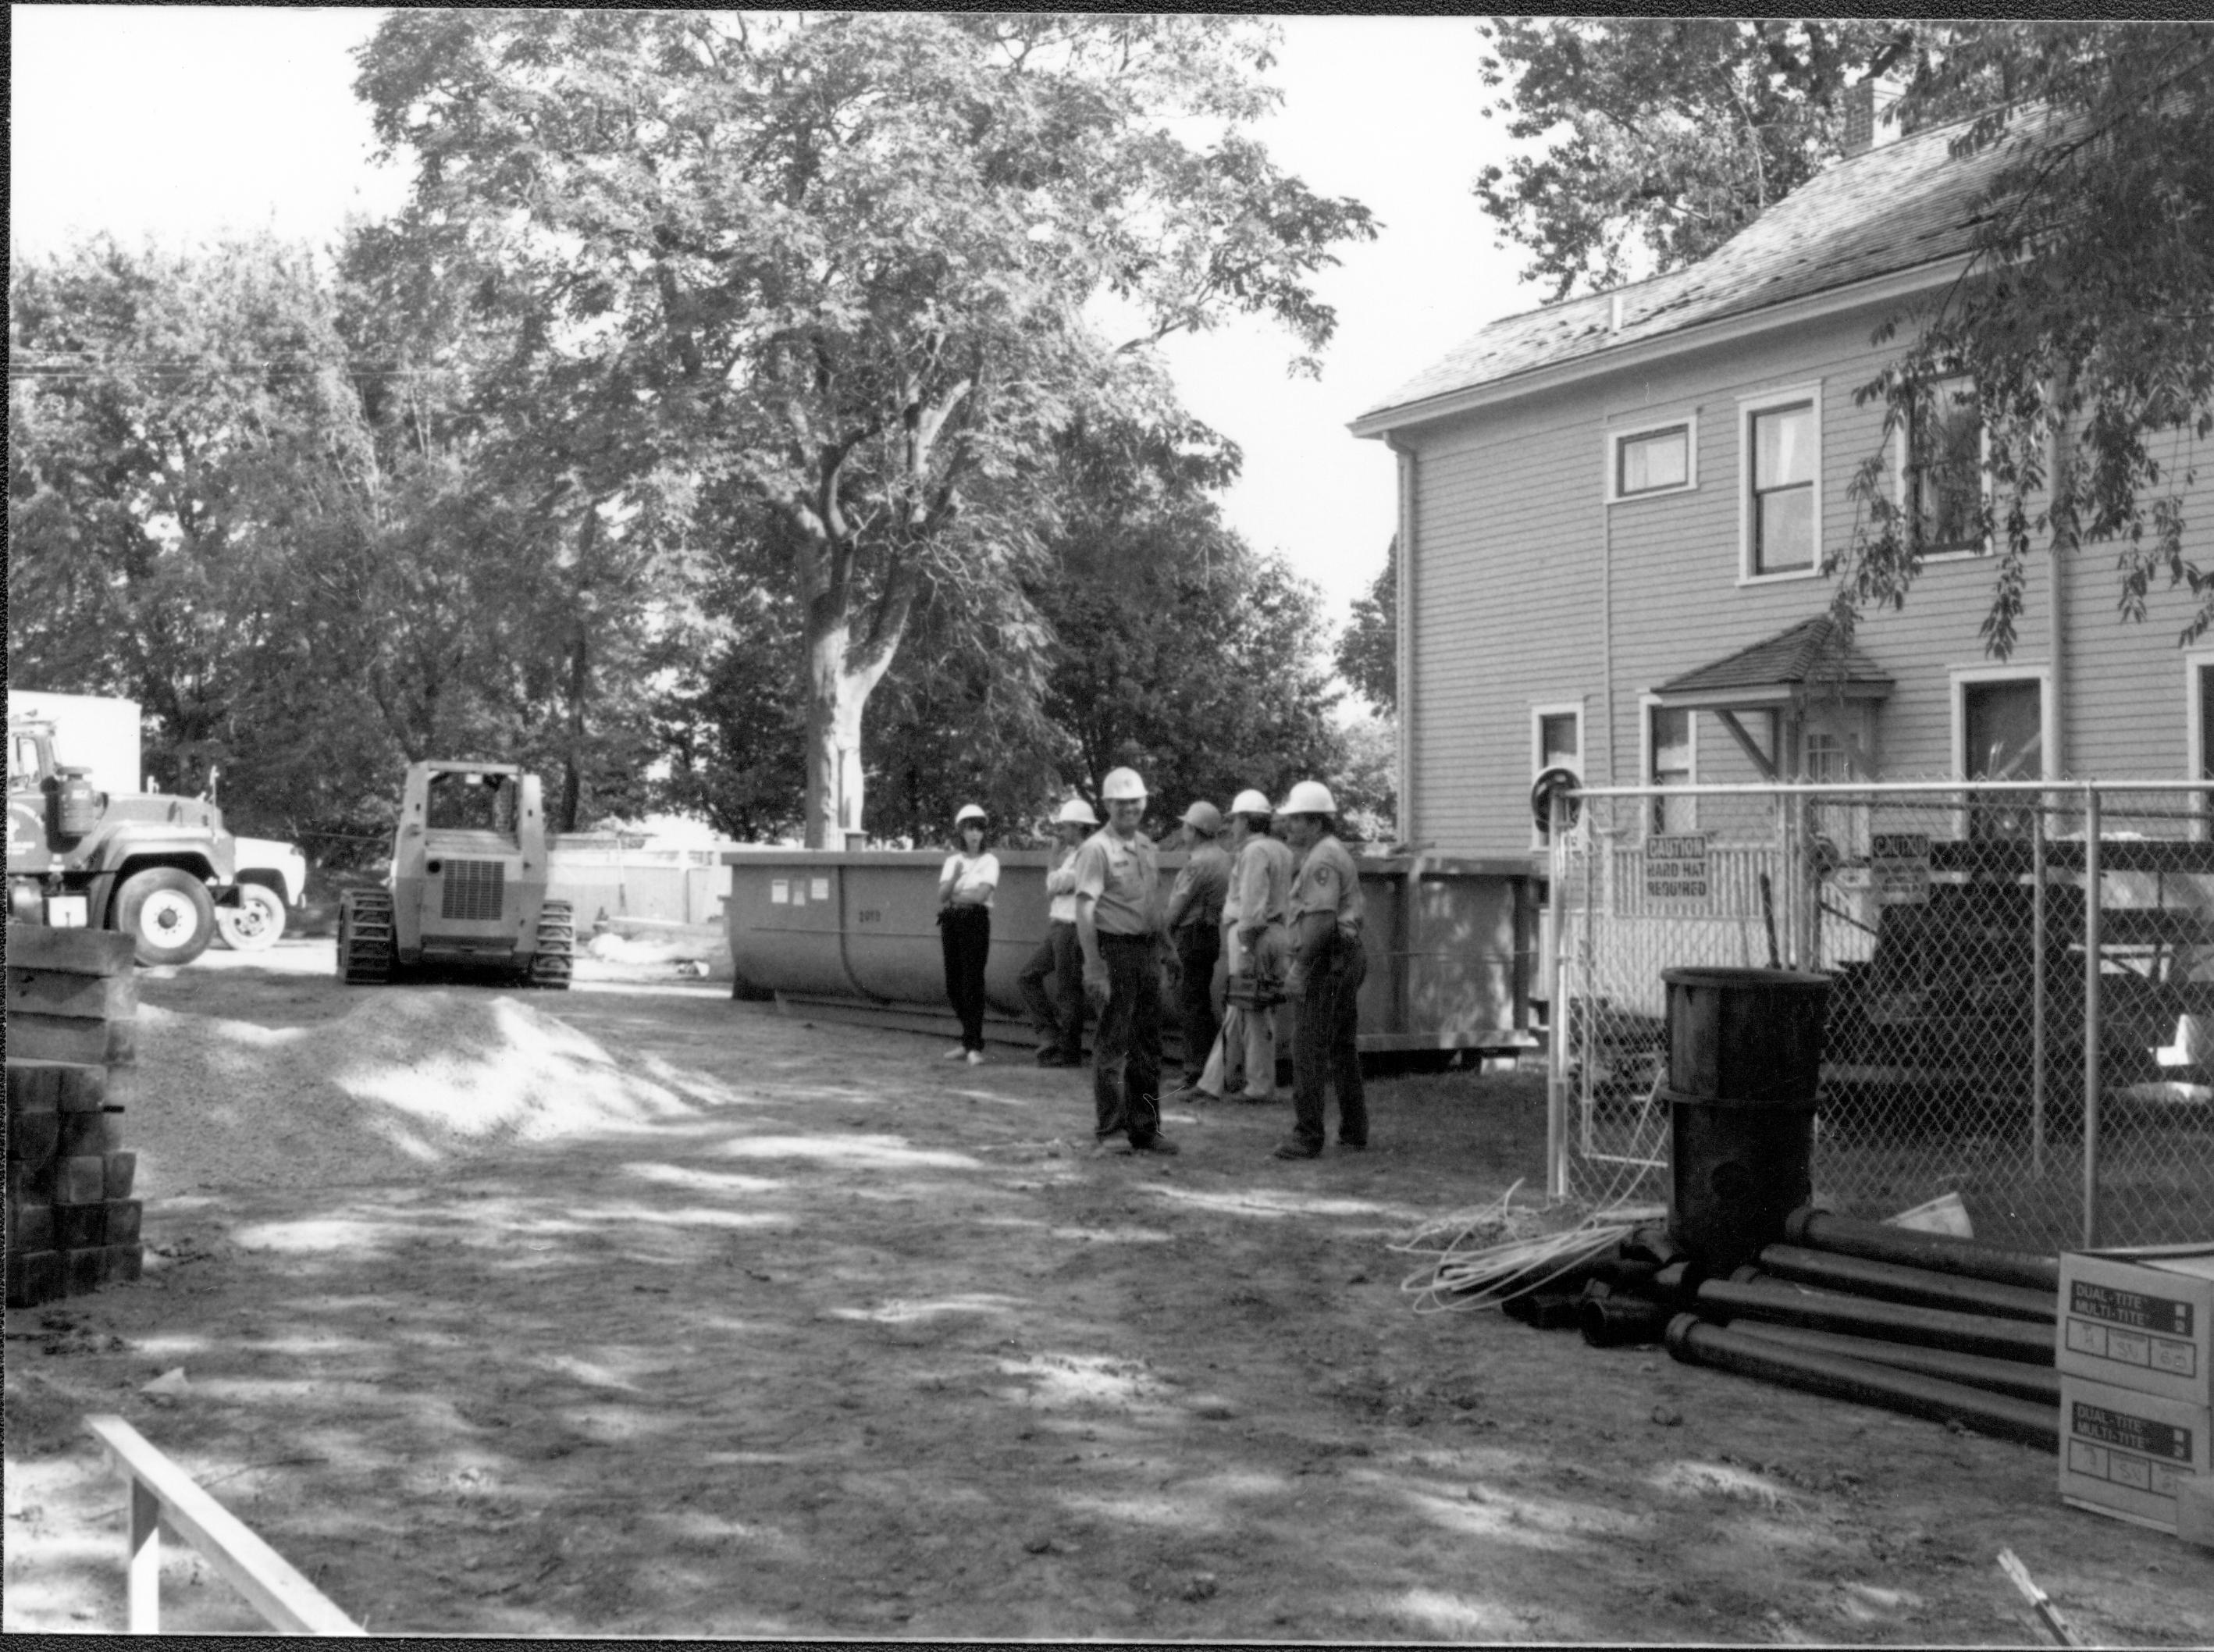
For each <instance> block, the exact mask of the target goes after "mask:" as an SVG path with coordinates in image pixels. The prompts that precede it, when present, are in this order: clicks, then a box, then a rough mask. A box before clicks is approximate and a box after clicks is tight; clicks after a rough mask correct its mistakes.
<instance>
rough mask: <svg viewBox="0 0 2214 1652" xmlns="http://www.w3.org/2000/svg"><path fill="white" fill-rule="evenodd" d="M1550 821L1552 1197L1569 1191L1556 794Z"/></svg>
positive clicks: (1561, 852)
mask: <svg viewBox="0 0 2214 1652" xmlns="http://www.w3.org/2000/svg"><path fill="white" fill-rule="evenodd" d="M1547 806H1548V807H1549V808H1550V810H1551V811H1552V812H1551V817H1550V820H1549V821H1548V822H1547V831H1548V834H1549V835H1550V838H1551V841H1552V857H1551V858H1552V867H1551V870H1552V887H1551V888H1550V890H1548V892H1547V900H1548V903H1549V904H1550V906H1551V907H1552V909H1553V913H1552V919H1553V922H1552V928H1553V1036H1552V1037H1550V1038H1549V1039H1547V1040H1546V1045H1547V1048H1546V1051H1545V1186H1546V1190H1547V1191H1548V1192H1550V1194H1551V1195H1552V1196H1553V1197H1555V1198H1557V1199H1558V1198H1563V1197H1565V1196H1567V1194H1568V1191H1569V1053H1568V1042H1569V959H1568V949H1567V948H1566V947H1564V946H1563V945H1562V944H1561V943H1562V942H1563V939H1566V937H1564V936H1563V934H1562V933H1561V932H1562V929H1563V923H1562V920H1563V918H1565V917H1566V916H1567V915H1568V914H1567V911H1566V910H1565V908H1566V905H1567V896H1568V879H1567V878H1565V877H1564V876H1563V873H1564V872H1567V870H1568V860H1569V853H1568V840H1567V831H1568V826H1567V820H1568V812H1569V811H1568V802H1567V799H1565V798H1563V797H1562V796H1561V795H1560V793H1559V792H1555V793H1554V794H1553V796H1552V798H1551V800H1550V803H1549V804H1548V805H1547Z"/></svg>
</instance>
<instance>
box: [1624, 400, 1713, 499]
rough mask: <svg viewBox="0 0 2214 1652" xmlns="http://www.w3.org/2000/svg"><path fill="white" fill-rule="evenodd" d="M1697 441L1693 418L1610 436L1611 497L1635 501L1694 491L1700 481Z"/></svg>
mask: <svg viewBox="0 0 2214 1652" xmlns="http://www.w3.org/2000/svg"><path fill="white" fill-rule="evenodd" d="M1696 439H1697V432H1696V430H1695V428H1694V425H1693V421H1691V420H1689V419H1686V420H1685V421H1684V422H1683V423H1681V424H1675V425H1662V426H1661V427H1660V428H1658V429H1656V430H1642V431H1630V432H1628V433H1627V434H1624V435H1620V436H1615V437H1610V438H1609V443H1608V445H1609V447H1610V449H1611V450H1612V451H1611V455H1610V457H1609V459H1608V462H1607V470H1608V475H1607V495H1608V497H1609V498H1610V499H1642V498H1643V497H1644V496H1645V495H1647V494H1648V493H1682V492H1685V490H1687V489H1689V488H1691V486H1694V485H1695V482H1696V478H1695V477H1694V475H1693V474H1692V457H1691V456H1692V452H1693V449H1694V443H1695V441H1696Z"/></svg>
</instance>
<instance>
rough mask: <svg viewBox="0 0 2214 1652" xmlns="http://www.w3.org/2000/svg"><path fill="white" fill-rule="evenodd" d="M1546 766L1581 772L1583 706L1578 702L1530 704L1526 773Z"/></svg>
mask: <svg viewBox="0 0 2214 1652" xmlns="http://www.w3.org/2000/svg"><path fill="white" fill-rule="evenodd" d="M1549 768H1567V769H1573V770H1574V771H1575V773H1576V774H1578V775H1581V774H1582V773H1583V772H1584V708H1583V707H1582V706H1581V705H1578V704H1571V705H1563V706H1534V707H1532V708H1531V711H1530V777H1531V779H1532V780H1535V779H1536V778H1537V777H1538V775H1540V774H1544V772H1545V771H1546V770H1547V769H1549Z"/></svg>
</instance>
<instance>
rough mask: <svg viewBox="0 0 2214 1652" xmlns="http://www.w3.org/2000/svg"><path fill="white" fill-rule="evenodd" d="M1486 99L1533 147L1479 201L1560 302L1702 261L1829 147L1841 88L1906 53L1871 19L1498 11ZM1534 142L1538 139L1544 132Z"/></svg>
mask: <svg viewBox="0 0 2214 1652" xmlns="http://www.w3.org/2000/svg"><path fill="white" fill-rule="evenodd" d="M1479 29H1480V31H1481V33H1482V34H1483V37H1484V41H1485V45H1486V47H1487V50H1486V52H1485V55H1484V56H1483V59H1482V60H1481V63H1480V65H1479V67H1480V72H1481V74H1482V76H1483V83H1484V85H1485V87H1486V88H1487V89H1492V90H1495V91H1500V92H1501V93H1502V94H1503V95H1502V97H1501V101H1500V103H1499V104H1498V105H1497V106H1495V107H1494V108H1493V109H1492V110H1491V111H1490V112H1491V113H1497V114H1503V115H1504V116H1505V117H1506V121H1507V131H1508V135H1509V136H1511V137H1513V138H1519V139H1523V140H1526V141H1532V142H1533V144H1534V146H1533V147H1532V149H1531V150H1528V151H1527V152H1526V153H1523V154H1520V155H1518V156H1515V157H1514V158H1513V159H1512V160H1511V161H1509V162H1508V164H1507V165H1506V166H1504V167H1500V166H1489V167H1486V168H1484V169H1483V172H1482V173H1481V174H1479V175H1478V177H1477V185H1476V194H1477V199H1478V201H1480V202H1481V203H1482V205H1483V211H1484V212H1485V213H1486V214H1487V215H1488V216H1489V217H1491V218H1492V219H1493V220H1494V221H1495V223H1498V225H1499V226H1500V229H1501V233H1502V236H1504V237H1505V238H1506V239H1508V240H1511V241H1514V242H1517V243H1518V244H1520V245H1521V246H1523V247H1525V248H1528V249H1529V251H1530V254H1531V261H1530V263H1529V266H1527V267H1526V269H1525V270H1524V271H1523V276H1524V278H1526V279H1527V280H1532V281H1538V282H1543V283H1546V284H1548V285H1550V287H1551V289H1552V293H1551V296H1552V297H1554V298H1555V299H1560V298H1564V297H1568V296H1569V294H1570V293H1571V292H1573V291H1575V290H1576V288H1577V287H1578V285H1582V286H1583V287H1584V288H1585V289H1586V290H1587V291H1600V290H1603V289H1605V288H1607V287H1612V286H1619V285H1621V284H1622V283H1623V282H1624V281H1627V280H1630V279H1631V278H1633V276H1634V275H1636V273H1638V272H1641V270H1642V269H1643V268H1646V267H1649V268H1650V269H1652V270H1654V271H1662V270H1668V269H1673V268H1674V267H1675V266H1678V265H1681V264H1689V263H1692V262H1696V261H1697V260H1699V259H1701V258H1703V257H1705V256H1706V255H1707V254H1709V253H1710V252H1712V251H1713V250H1714V249H1715V248H1717V247H1719V246H1721V245H1722V242H1725V241H1728V239H1729V238H1730V237H1731V236H1734V235H1735V234H1736V233H1737V232H1738V231H1739V230H1740V229H1743V228H1744V227H1745V226H1746V224H1748V223H1752V220H1753V219H1754V218H1756V217H1758V216H1759V215H1760V213H1761V212H1762V211H1764V209H1766V208H1767V207H1769V206H1771V205H1773V204H1775V203H1776V202H1777V201H1779V200H1781V199H1783V197H1784V196H1785V195H1786V194H1788V193H1789V192H1790V191H1791V190H1792V189H1794V188H1795V187H1797V186H1798V185H1800V184H1801V183H1803V182H1804V181H1806V180H1807V178H1809V177H1811V176H1813V174H1814V172H1815V171H1816V170H1817V169H1818V168H1820V167H1821V166H1822V165H1823V164H1824V163H1825V162H1827V161H1829V160H1830V159H1832V157H1834V156H1836V155H1837V154H1838V146H1839V143H1840V139H1841V136H1842V130H1841V128H1842V121H1841V118H1840V113H1839V106H1838V99H1839V96H1840V95H1841V94H1842V93H1843V92H1844V89H1845V88H1846V86H1848V85H1849V84H1850V83H1852V82H1853V81H1855V80H1856V79H1858V78H1860V77H1861V76H1862V75H1863V74H1866V73H1868V72H1870V71H1871V70H1881V69H1882V68H1885V67H1887V66H1889V64H1892V63H1893V61H1895V60H1896V59H1898V58H1900V57H1901V56H1903V55H1904V53H1905V51H1906V49H1907V36H1906V34H1905V32H1904V31H1903V30H1902V28H1901V27H1900V26H1899V24H1898V23H1897V22H1896V21H1891V20H1886V19H1881V18H1851V19H1823V18H1776V17H1764V18H1730V17H1614V18H1586V17H1567V18H1562V17H1495V18H1492V19H1491V20H1489V21H1488V22H1486V23H1483V24H1481V25H1479ZM1535 140H1543V142H1542V143H1536V142H1535Z"/></svg>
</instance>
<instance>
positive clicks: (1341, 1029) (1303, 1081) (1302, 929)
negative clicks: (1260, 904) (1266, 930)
mask: <svg viewBox="0 0 2214 1652" xmlns="http://www.w3.org/2000/svg"><path fill="white" fill-rule="evenodd" d="M1336 812H1337V805H1336V803H1335V802H1333V801H1332V799H1331V798H1330V789H1329V788H1328V787H1327V786H1323V785H1322V784H1321V783H1320V782H1318V781H1315V780H1301V781H1300V783H1299V784H1298V785H1297V786H1294V787H1293V788H1292V794H1291V797H1290V798H1288V799H1287V801H1286V802H1285V805H1284V815H1285V817H1286V818H1285V835H1287V836H1288V837H1289V838H1290V839H1291V843H1292V848H1293V850H1294V853H1296V854H1300V866H1299V871H1298V872H1296V873H1295V874H1294V877H1293V878H1292V899H1291V908H1292V911H1291V921H1292V968H1291V971H1290V973H1289V974H1288V975H1287V976H1286V977H1285V980H1284V986H1285V989H1286V990H1287V992H1289V993H1290V994H1291V996H1292V1000H1293V1001H1294V1003H1295V1004H1296V1005H1297V1006H1298V1009H1299V1015H1298V1021H1299V1025H1298V1028H1297V1031H1295V1032H1294V1036H1293V1043H1292V1075H1293V1076H1292V1115H1293V1123H1292V1136H1291V1140H1289V1141H1286V1142H1284V1143H1283V1144H1282V1145H1281V1146H1280V1147H1277V1148H1276V1150H1275V1156H1276V1157H1277V1158H1279V1159H1312V1158H1314V1157H1315V1156H1316V1155H1317V1154H1318V1153H1321V1152H1322V1148H1323V1137H1324V1129H1323V1092H1324V1089H1325V1088H1326V1087H1327V1086H1329V1085H1330V1084H1332V1083H1335V1084H1336V1086H1337V1140H1338V1145H1339V1146H1340V1147H1367V1145H1368V1100H1367V1094H1366V1092H1364V1091H1363V1090H1362V1088H1361V1047H1360V1041H1359V1040H1360V1034H1359V1018H1360V1008H1359V1000H1360V997H1361V982H1362V981H1363V980H1365V979H1366V978H1367V974H1368V958H1367V953H1366V952H1365V951H1363V950H1362V948H1361V919H1362V917H1363V915H1364V913H1365V910H1366V909H1365V906H1364V903H1363V902H1362V900H1361V872H1360V869H1359V868H1358V867H1356V866H1355V865H1354V863H1353V857H1352V856H1351V855H1350V854H1347V853H1346V848H1345V845H1343V844H1342V843H1341V842H1339V841H1337V838H1336V835H1334V834H1333V833H1332V831H1331V830H1330V823H1331V819H1332V817H1334V816H1335V815H1336Z"/></svg>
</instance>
